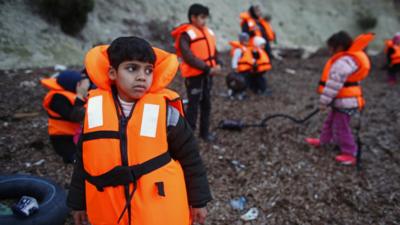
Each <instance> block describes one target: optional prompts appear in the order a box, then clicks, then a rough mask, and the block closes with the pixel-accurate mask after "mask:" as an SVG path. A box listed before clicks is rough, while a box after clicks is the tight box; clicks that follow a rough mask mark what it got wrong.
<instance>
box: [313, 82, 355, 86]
mask: <svg viewBox="0 0 400 225" xmlns="http://www.w3.org/2000/svg"><path fill="white" fill-rule="evenodd" d="M319 85H321V86H324V87H325V85H326V82H325V81H320V82H319ZM354 86H360V83H359V82H344V84H343V87H354Z"/></svg>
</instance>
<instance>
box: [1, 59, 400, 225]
mask: <svg viewBox="0 0 400 225" xmlns="http://www.w3.org/2000/svg"><path fill="white" fill-rule="evenodd" d="M326 59H327V57H326V56H324V55H321V54H319V55H315V56H314V57H312V58H310V59H307V60H302V59H298V58H296V57H290V54H289V55H288V57H287V58H285V59H284V60H283V61H273V66H274V68H273V70H272V71H271V72H270V73H269V74H268V75H267V77H268V79H269V85H270V87H271V88H272V90H273V95H272V96H270V97H264V96H262V97H261V96H255V95H253V94H251V93H249V96H248V98H247V99H246V100H245V101H238V100H229V99H228V98H227V97H225V96H226V92H227V90H226V86H225V80H224V78H222V77H217V78H216V79H215V80H214V81H215V82H214V88H213V118H212V124H213V127H217V125H218V122H219V121H220V120H222V119H241V120H243V121H246V122H257V121H258V120H259V119H261V118H263V117H264V116H266V115H270V114H273V113H287V114H290V115H293V116H295V117H300V118H301V117H304V116H305V115H307V113H309V112H310V111H312V110H313V109H314V108H315V107H316V106H317V100H318V98H317V97H318V96H317V95H316V94H315V92H314V90H315V88H316V84H317V82H318V80H319V74H320V72H321V70H322V66H323V63H324V62H325V60H326ZM225 60H226V61H227V55H225ZM381 60H382V57H374V58H373V61H374V68H373V70H372V72H371V76H370V77H369V78H368V79H367V80H366V81H365V82H364V84H363V86H364V87H365V89H364V90H365V97H366V100H367V107H366V109H365V111H364V112H363V115H362V117H361V120H360V119H359V117H357V116H356V117H355V118H354V119H353V122H354V124H357V123H359V122H360V121H361V125H362V128H361V132H360V137H361V139H362V142H363V155H362V158H363V161H362V162H363V164H362V170H361V171H357V170H356V169H355V168H353V167H344V166H340V165H338V164H336V163H335V162H334V156H335V154H336V151H335V148H334V147H333V146H331V147H327V148H326V149H314V148H311V147H309V146H307V145H306V144H305V143H304V142H303V139H304V138H305V137H308V136H318V132H319V129H320V127H321V125H322V122H323V119H324V117H325V116H326V115H325V114H318V115H317V116H315V117H314V118H312V119H311V120H309V121H308V122H306V123H304V124H302V125H296V124H294V123H291V122H290V121H288V120H285V119H275V120H271V121H270V122H268V126H267V127H266V128H248V129H245V130H243V131H242V132H232V131H225V130H219V129H215V130H214V131H215V132H216V134H217V137H218V140H217V141H216V142H215V143H213V144H207V143H203V142H200V145H201V154H202V156H203V158H204V161H205V164H206V166H207V169H208V172H209V181H210V184H211V188H212V192H213V196H214V201H213V202H212V203H211V204H209V207H208V209H209V217H208V220H207V224H218V225H219V224H221V225H222V224H235V225H236V224H238V225H239V224H246V225H247V224H382V225H383V224H385V225H386V224H389V225H390V224H400V165H399V162H400V156H399V154H398V151H399V142H400V141H399V136H400V129H399V127H400V126H399V123H400V119H399V118H400V114H399V112H398V110H396V109H399V107H398V106H399V103H400V88H399V86H398V85H397V86H394V87H390V86H388V84H387V83H386V82H385V72H384V71H382V70H380V68H379V66H380V65H381V63H382V61H381ZM227 65H229V64H227ZM287 69H292V70H294V71H295V73H294V74H293V73H291V71H288V70H287ZM53 72H54V70H53V69H52V68H40V69H25V70H7V71H4V70H3V71H0V76H1V78H2V81H1V82H0V89H1V90H2V91H1V98H0V127H1V129H0V134H1V135H0V149H1V150H0V171H1V173H6V174H13V173H27V174H33V175H38V176H42V177H47V178H50V179H53V180H55V181H56V182H57V183H58V184H60V185H61V186H64V187H66V188H68V183H69V180H70V177H71V173H72V166H71V165H65V164H64V163H63V162H62V160H61V158H60V157H59V156H57V155H56V154H55V153H54V151H53V149H52V148H51V145H50V143H49V140H48V136H47V125H46V121H47V117H46V114H45V112H44V110H43V109H42V106H41V101H42V98H43V97H44V95H45V89H44V88H42V87H41V86H40V84H39V79H40V78H41V77H44V76H48V75H50V74H52V73H53ZM172 88H174V89H176V90H178V91H179V92H180V93H181V94H182V95H183V96H184V95H185V94H184V93H185V90H184V86H183V80H182V79H181V78H180V77H177V78H176V79H175V81H174V83H173V84H172ZM42 159H44V163H42V164H40V165H33V163H35V162H38V161H39V160H42ZM29 164H30V165H29ZM240 196H244V197H245V198H246V199H247V204H246V206H245V209H244V210H242V211H238V210H235V209H233V208H232V207H231V206H230V205H229V201H230V200H231V199H234V198H238V197H240ZM251 207H256V208H258V209H259V216H258V217H257V219H256V220H253V221H250V222H245V221H243V220H241V219H240V215H242V214H244V213H245V212H246V211H247V210H248V209H249V208H251ZM66 224H72V222H71V218H68V220H67V222H66Z"/></svg>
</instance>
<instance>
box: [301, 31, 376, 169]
mask: <svg viewBox="0 0 400 225" xmlns="http://www.w3.org/2000/svg"><path fill="white" fill-rule="evenodd" d="M374 37H375V35H374V34H371V33H368V34H362V35H360V36H358V37H357V38H356V39H355V40H354V41H353V40H352V38H351V37H350V36H349V35H348V34H347V33H346V32H344V31H340V32H338V33H336V34H334V35H333V36H331V37H330V38H329V39H328V41H327V44H328V47H329V49H330V51H331V52H332V57H331V58H330V59H329V60H328V62H327V63H326V65H325V68H324V70H323V73H322V76H321V79H320V82H319V87H318V93H319V94H320V105H321V109H322V110H325V109H327V107H328V106H329V107H331V108H332V110H331V111H330V112H329V115H328V117H327V119H326V120H325V122H324V125H323V127H322V131H321V135H320V138H319V139H315V138H307V139H306V142H308V143H309V144H311V145H313V146H320V145H324V144H328V143H334V144H337V145H338V146H339V147H340V150H341V153H340V154H339V155H338V156H336V161H337V162H339V163H341V164H344V165H354V164H355V163H356V155H357V151H358V149H357V145H356V143H355V141H354V138H353V135H352V132H351V127H350V119H351V116H352V115H354V114H355V113H356V112H357V111H359V110H362V109H363V107H364V105H365V100H364V98H363V91H362V89H361V81H362V80H364V79H365V78H366V77H367V76H368V74H369V71H370V68H371V64H370V61H369V58H368V56H367V54H366V53H365V52H364V49H365V48H366V47H367V46H368V44H369V43H370V42H371V41H372V40H373V39H374Z"/></svg>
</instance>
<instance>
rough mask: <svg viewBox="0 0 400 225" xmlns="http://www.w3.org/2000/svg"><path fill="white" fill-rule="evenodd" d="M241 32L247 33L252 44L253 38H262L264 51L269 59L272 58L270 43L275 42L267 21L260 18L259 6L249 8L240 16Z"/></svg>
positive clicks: (273, 33)
mask: <svg viewBox="0 0 400 225" xmlns="http://www.w3.org/2000/svg"><path fill="white" fill-rule="evenodd" d="M240 19H241V23H240V26H241V28H242V32H245V33H247V34H248V35H249V36H250V38H251V40H250V44H253V39H254V38H255V37H262V38H264V39H265V40H266V43H265V48H264V50H265V51H266V52H267V54H268V56H269V57H270V58H273V55H272V51H271V45H270V42H276V35H275V32H274V31H273V30H272V27H271V25H270V23H269V20H270V18H269V19H268V20H265V19H264V18H262V13H261V8H260V6H259V5H254V6H250V8H249V10H248V11H247V12H243V13H241V14H240Z"/></svg>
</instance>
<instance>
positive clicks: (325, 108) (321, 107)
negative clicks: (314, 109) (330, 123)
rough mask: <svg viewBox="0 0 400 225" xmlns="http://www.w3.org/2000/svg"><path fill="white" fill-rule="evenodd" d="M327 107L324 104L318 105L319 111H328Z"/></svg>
mask: <svg viewBox="0 0 400 225" xmlns="http://www.w3.org/2000/svg"><path fill="white" fill-rule="evenodd" d="M328 109H329V106H327V105H324V104H320V105H319V110H320V111H321V112H326V111H328Z"/></svg>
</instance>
